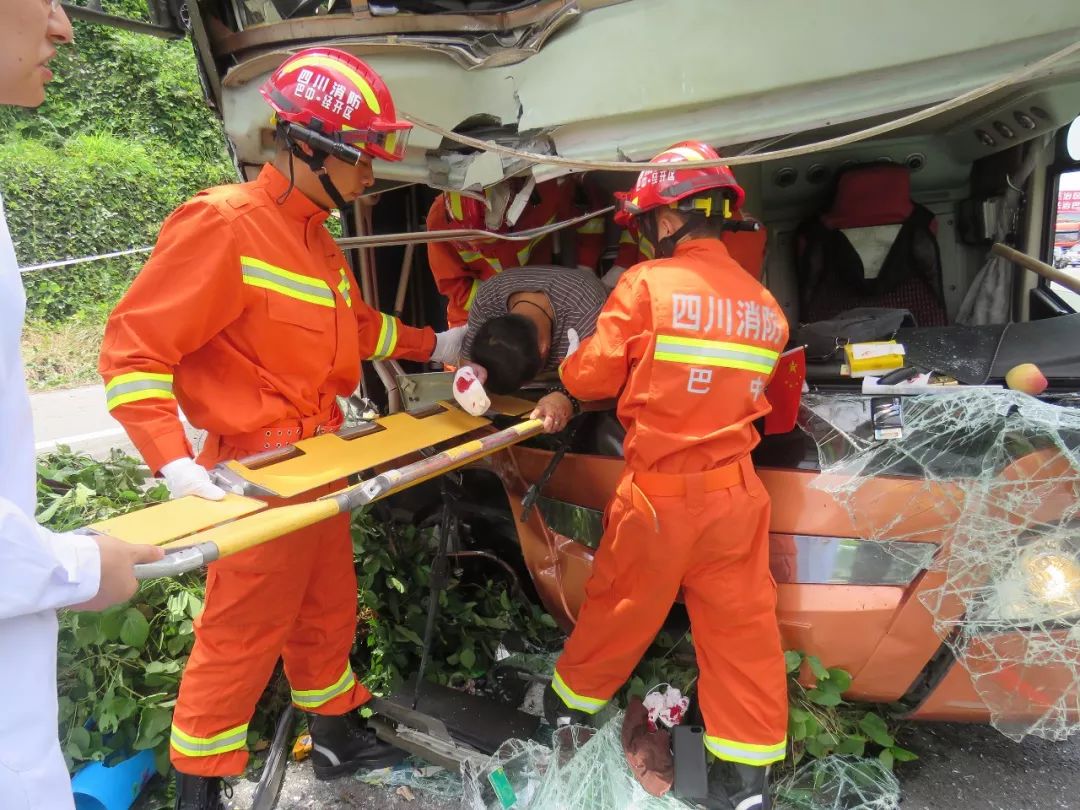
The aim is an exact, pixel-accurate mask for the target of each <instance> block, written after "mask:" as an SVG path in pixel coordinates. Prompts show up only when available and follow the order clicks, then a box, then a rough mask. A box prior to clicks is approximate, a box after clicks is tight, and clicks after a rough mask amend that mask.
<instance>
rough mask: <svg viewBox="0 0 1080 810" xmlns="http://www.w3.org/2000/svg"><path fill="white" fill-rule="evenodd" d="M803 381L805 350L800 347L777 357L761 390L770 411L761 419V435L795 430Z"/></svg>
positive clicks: (804, 380)
mask: <svg viewBox="0 0 1080 810" xmlns="http://www.w3.org/2000/svg"><path fill="white" fill-rule="evenodd" d="M805 382H806V351H805V348H804V347H803V346H799V347H797V348H794V349H791V350H789V351H786V352H784V353H783V354H782V355H780V359H779V360H778V362H777V367H776V373H775V374H774V375H773V378H772V380H771V381H770V382H769V385H768V387H767V388H766V389H765V398H766V399H768V400H769V404H770V405H772V411H771V412H770V413H769V414H768V415H766V417H765V435H766V436H771V435H773V434H776V433H789V432H791V431H792V430H794V429H795V422H796V420H797V419H798V416H799V403H800V402H801V401H802V392H803V385H804V384H805Z"/></svg>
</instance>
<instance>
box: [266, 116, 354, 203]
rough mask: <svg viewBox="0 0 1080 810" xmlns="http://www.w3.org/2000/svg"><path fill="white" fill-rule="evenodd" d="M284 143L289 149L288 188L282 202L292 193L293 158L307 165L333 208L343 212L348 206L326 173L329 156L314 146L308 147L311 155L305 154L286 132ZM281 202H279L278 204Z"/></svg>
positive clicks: (293, 180)
mask: <svg viewBox="0 0 1080 810" xmlns="http://www.w3.org/2000/svg"><path fill="white" fill-rule="evenodd" d="M285 142H286V143H287V144H288V147H289V188H288V190H286V192H285V193H284V194H283V195H282V200H283V199H284V198H285V197H287V196H289V192H290V191H292V189H293V186H294V183H295V178H294V176H293V158H294V157H295V158H299V159H300V160H302V161H303V162H304V163H306V164H307V166H308V168H309V169H311V171H312V172H313V173H314V174H315V176H316V177H318V178H319V182H320V183H321V184H322V187H323V190H324V191H325V192H326V194H327V196H329V197H330V199H331V200H332V201H333V203H334V207H335V208H338V209H341V210H342V211H344V210H345V209H347V208H348V207H349V204H348V203H347V202H345V198H344V197H342V196H341V192H340V191H338V189H337V186H335V185H334V181H333V180H331V179H330V173H329V172H327V171H326V165H325V164H326V159H327V158H328V157H330V155H329V154H328V153H326V152H324V151H323V150H322V149H317V148H315V147H314V146H309V148H310V149H311V154H310V155H309V154H308V153H307V152H305V151H304V150H303V149H302V148H301V146H300V144H299V143H297V142H296V141H295V140H294V139H293V138H292V136H291V135H289V133H288V131H287V130H286V132H285ZM282 200H279V201H278V202H279V204H280V202H281V201H282Z"/></svg>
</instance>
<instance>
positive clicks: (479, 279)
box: [427, 177, 604, 326]
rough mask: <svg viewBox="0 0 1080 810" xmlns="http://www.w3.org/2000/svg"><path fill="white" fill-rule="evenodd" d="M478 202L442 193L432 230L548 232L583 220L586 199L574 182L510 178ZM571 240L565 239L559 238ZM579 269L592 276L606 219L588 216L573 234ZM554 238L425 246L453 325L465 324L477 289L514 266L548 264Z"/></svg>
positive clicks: (433, 213)
mask: <svg viewBox="0 0 1080 810" xmlns="http://www.w3.org/2000/svg"><path fill="white" fill-rule="evenodd" d="M483 197H484V199H483V202H481V201H480V200H478V199H475V198H473V197H468V196H465V195H464V194H460V193H458V192H454V191H444V192H443V193H441V194H439V195H438V196H437V197H436V198H435V201H434V202H433V203H432V204H431V208H430V209H429V210H428V215H427V229H428V230H429V231H443V230H481V231H491V232H494V233H502V234H511V233H518V232H521V231H527V230H531V229H533V228H539V227H542V226H544V225H550V224H552V223H553V222H555V221H556V220H566V219H570V218H572V217H576V216H579V215H581V214H583V213H585V211H586V209H587V207H588V205H587V203H588V200H587V199H586V197H585V193H584V190H583V189H582V188H581V186H580V185H579V183H578V182H577V180H576V179H574V178H572V177H559V178H557V179H555V180H546V181H544V182H543V183H535V181H534V180H533V179H532V178H531V177H528V178H526V177H512V178H510V179H508V180H503V181H502V182H500V183H497V184H496V185H494V186H492V187H490V188H487V189H485V190H484V193H483ZM560 237H561V238H568V237H570V233H569V232H562V233H560ZM570 238H573V239H574V244H575V246H576V253H577V266H578V267H579V268H581V269H583V270H586V271H589V272H595V271H596V267H597V265H598V264H599V263H600V254H601V253H603V250H604V218H603V217H602V216H598V217H593V218H592V219H588V220H586V221H585V222H582V223H579V224H578V225H577V226H576V227H575V228H574V230H573V236H572V237H570ZM553 243H554V237H553V236H552V234H545V235H543V236H536V237H533V238H532V239H530V240H528V241H517V240H512V239H496V238H494V237H463V238H462V239H461V240H455V241H452V242H430V243H429V244H428V246H427V254H428V264H429V265H430V266H431V274H432V276H433V277H434V279H435V286H436V287H437V288H438V290H439V292H440V293H441V294H442V295H444V296H446V299H447V307H446V319H447V323H449V324H450V326H460V325H462V324H464V323H466V322H467V321H468V318H469V312H470V310H471V309H472V305H473V302H474V301H475V300H476V296H477V293H478V292H479V290H480V285H481V284H482V283H483V282H485V281H487V280H488V279H490V278H494V277H495V276H497V275H499V274H500V273H502V272H504V271H505V270H509V269H510V268H512V267H523V266H525V265H532V266H540V265H550V264H551V260H552V253H553V247H554V244H553Z"/></svg>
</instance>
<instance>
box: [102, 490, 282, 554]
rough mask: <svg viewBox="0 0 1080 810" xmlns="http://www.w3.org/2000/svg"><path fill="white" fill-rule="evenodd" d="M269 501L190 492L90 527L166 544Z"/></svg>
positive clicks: (134, 540)
mask: <svg viewBox="0 0 1080 810" xmlns="http://www.w3.org/2000/svg"><path fill="white" fill-rule="evenodd" d="M266 505H267V504H266V501H260V500H256V499H255V498H245V497H244V496H243V495H226V496H225V500H223V501H207V500H205V499H203V498H199V497H197V496H195V495H188V496H187V497H186V498H177V499H176V500H175V501H166V502H165V503H159V504H154V505H153V506H148V507H147V508H146V509H140V510H138V511H137V512H129V513H128V514H126V515H120V516H119V517H114V518H109V519H108V520H103V521H101V522H99V523H94V524H92V525H91V526H90V528H91V529H93V530H94V531H95V532H98V533H100V534H111V535H112V536H113V537H116V538H118V539H120V540H123V541H125V542H128V543H143V544H145V545H150V546H163V545H165V544H166V543H169V542H170V541H172V540H176V539H177V538H180V537H187V536H188V535H189V534H194V533H195V532H199V531H202V530H203V529H209V528H212V527H214V526H220V525H221V524H223V523H228V522H229V521H232V520H236V519H237V518H241V517H246V516H247V515H252V514H254V513H256V512H258V511H260V510H262V509H265V508H266Z"/></svg>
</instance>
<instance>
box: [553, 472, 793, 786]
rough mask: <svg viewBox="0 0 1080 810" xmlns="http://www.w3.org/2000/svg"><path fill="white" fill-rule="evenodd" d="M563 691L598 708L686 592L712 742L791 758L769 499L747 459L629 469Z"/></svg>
mask: <svg viewBox="0 0 1080 810" xmlns="http://www.w3.org/2000/svg"><path fill="white" fill-rule="evenodd" d="M605 517H606V526H605V531H604V536H603V539H602V540H601V543H600V548H599V550H598V552H597V554H596V558H595V560H594V563H593V573H592V576H591V577H590V579H589V582H588V584H587V585H586V588H585V594H586V599H585V603H584V605H582V608H581V611H580V613H579V615H578V618H577V625H576V626H575V627H574V631H573V633H572V634H571V635H570V639H569V640H568V641H567V644H566V647H565V649H564V651H563V653H562V655H561V656H560V657H559V660H558V662H557V663H556V665H555V677H554V683H553V687H554V689H555V691H556V693H558V695H559V696H560V698H562V700H563V702H564V703H566V705H567V706H569V707H570V708H574V709H578V710H581V711H585V712H587V713H589V714H593V713H595V712H597V711H599V710H600V709H601V708H603V706H604V704H606V703H607V702H608V700H610V698H611V697H612V696H613V695H614V694H615V691H616V690H617V689H618V688H619V687H620V686H622V684H623V683H624V682H625V681H626V679H627V678H628V677H629V675H630V673H631V672H632V671H633V669H634V667H635V666H636V665H637V663H638V661H639V660H640V659H641V656H642V655H643V654H644V653H645V651H646V649H648V647H649V645H650V644H651V643H652V641H653V639H654V638H655V637H656V634H657V632H658V631H659V630H660V627H661V625H662V624H663V621H664V619H665V618H666V616H667V614H668V611H669V610H670V608H671V606H672V604H673V603H674V601H675V598H676V596H677V594H678V592H679V588H680V587H681V588H682V589H683V593H684V599H685V602H686V607H687V610H688V611H689V614H690V622H691V632H692V634H693V639H694V647H695V649H696V652H697V661H698V666H699V668H700V679H699V681H698V699H699V702H700V706H701V712H702V715H703V717H704V720H705V729H706V742H705V744H706V747H707V748H708V750H709V751H711V752H712V753H713V754H714V755H716V756H717V757H719V758H721V759H726V760H730V761H734V762H741V763H744V764H749V765H767V764H769V763H771V762H775V761H777V760H780V759H782V758H783V757H784V752H785V747H786V742H787V739H786V735H787V690H786V683H785V678H786V675H785V667H784V654H783V651H782V649H781V645H780V631H779V627H778V624H777V620H776V583H775V582H774V581H773V579H772V575H771V574H770V572H769V495H768V493H767V492H766V491H765V487H764V486H763V485H762V483H761V481H760V479H758V477H757V474H756V473H755V472H754V467H753V464H752V463H751V462H750V459H749V457H746V458H743V459H742V460H741V461H738V462H735V463H734V464H731V465H728V466H726V467H721V468H718V469H716V470H712V471H709V472H705V473H695V474H689V475H661V474H656V473H635V472H633V471H630V470H627V472H626V473H625V474H624V475H623V477H622V478H621V480H620V481H619V485H618V488H617V490H616V495H615V499H614V500H613V502H612V503H611V504H610V506H609V507H608V511H607V514H606V516H605Z"/></svg>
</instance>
